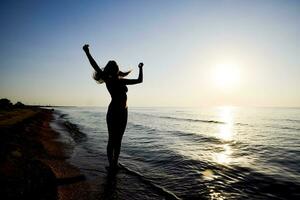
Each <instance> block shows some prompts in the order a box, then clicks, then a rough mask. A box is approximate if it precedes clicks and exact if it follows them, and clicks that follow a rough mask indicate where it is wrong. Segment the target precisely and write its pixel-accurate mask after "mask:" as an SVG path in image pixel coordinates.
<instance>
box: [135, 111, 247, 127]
mask: <svg viewBox="0 0 300 200" xmlns="http://www.w3.org/2000/svg"><path fill="white" fill-rule="evenodd" d="M135 114H138V115H144V116H150V117H155V118H161V119H171V120H178V121H187V122H201V123H209V124H227V123H226V122H223V121H218V120H203V119H191V118H181V117H170V116H159V115H158V116H157V115H151V114H144V113H143V114H142V113H135ZM235 125H240V126H247V125H249V124H246V123H235Z"/></svg>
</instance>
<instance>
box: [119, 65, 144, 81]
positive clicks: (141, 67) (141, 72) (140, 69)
mask: <svg viewBox="0 0 300 200" xmlns="http://www.w3.org/2000/svg"><path fill="white" fill-rule="evenodd" d="M143 66H144V64H143V63H140V64H139V77H138V78H137V79H126V78H122V79H120V81H121V82H122V83H124V84H125V85H134V84H138V83H142V82H143Z"/></svg>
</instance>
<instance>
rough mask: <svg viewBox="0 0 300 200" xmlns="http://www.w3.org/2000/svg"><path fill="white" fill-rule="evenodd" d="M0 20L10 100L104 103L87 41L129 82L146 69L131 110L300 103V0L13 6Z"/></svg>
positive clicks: (0, 78)
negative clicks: (141, 66)
mask: <svg viewBox="0 0 300 200" xmlns="http://www.w3.org/2000/svg"><path fill="white" fill-rule="evenodd" d="M87 2H88V3H87ZM0 16H1V19H0V26H1V32H0V34H1V37H0V44H1V46H0V66H1V69H0V70H1V71H0V72H1V73H0V92H1V93H0V94H1V96H0V97H2V98H3V97H6V98H9V99H11V100H12V101H13V102H16V101H22V102H24V103H27V104H52V105H100V106H106V105H107V104H108V103H109V101H110V97H109V94H108V92H107V91H106V88H105V85H104V84H102V85H99V84H96V82H95V81H93V79H92V78H91V75H92V72H93V70H92V68H91V66H90V65H89V63H88V61H87V59H86V57H85V55H84V52H83V51H82V45H83V44H85V43H88V44H90V48H91V53H92V55H93V56H94V58H95V59H96V60H97V62H98V64H99V65H100V66H102V67H104V66H105V64H106V63H107V62H108V60H111V59H114V60H116V61H117V62H118V64H119V65H120V66H121V69H123V70H127V69H133V72H132V73H131V75H130V76H129V77H130V78H135V77H137V72H138V68H137V65H138V63H139V62H140V61H143V62H144V64H145V66H144V83H142V84H140V85H136V86H129V92H128V100H129V102H128V103H129V105H130V106H205V105H236V106H245V105H247V106H300V92H299V91H300V89H299V86H300V39H299V37H300V1H287V0H285V1H284V0H278V1H276V0H272V1H271V0H260V1H255V0H251V1H243V0H227V1H225V0H224V1H222V0H218V1H212V0H207V1H200V0H199V1H190V0H178V1H176V0H169V1H167V0H164V1H155V0H151V1H124V0H122V1H99V0H97V1H96V0H95V1H75V0H69V1H61V0H60V1H53V0H51V1H38V0H37V1H19V0H8V1H1V7H0ZM218 66H233V68H234V70H224V69H223V70H220V69H219V67H218ZM229 68H231V67H229ZM225 69H226V67H225ZM218 70H219V71H218ZM216 71H217V72H216ZM216 74H219V75H216ZM220 74H221V79H224V80H221V81H219V82H218V79H216V77H214V76H220ZM222 74H224V76H223V75H222ZM222 77H223V78H222ZM226 77H229V79H230V77H231V79H234V80H235V81H232V83H230V84H229V86H222V84H225V85H226V84H227V83H226ZM227 82H228V81H227ZM229 82H230V80H229Z"/></svg>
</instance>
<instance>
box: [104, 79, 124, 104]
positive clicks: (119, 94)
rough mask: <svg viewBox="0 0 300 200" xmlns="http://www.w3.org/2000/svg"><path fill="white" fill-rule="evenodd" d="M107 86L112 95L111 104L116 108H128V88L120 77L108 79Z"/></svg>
mask: <svg viewBox="0 0 300 200" xmlns="http://www.w3.org/2000/svg"><path fill="white" fill-rule="evenodd" d="M105 83H106V88H107V90H108V92H109V94H110V96H111V102H110V106H113V107H114V108H127V94H126V93H127V91H128V88H127V86H126V85H125V84H122V83H121V81H120V80H119V79H112V80H107V81H106V82H105Z"/></svg>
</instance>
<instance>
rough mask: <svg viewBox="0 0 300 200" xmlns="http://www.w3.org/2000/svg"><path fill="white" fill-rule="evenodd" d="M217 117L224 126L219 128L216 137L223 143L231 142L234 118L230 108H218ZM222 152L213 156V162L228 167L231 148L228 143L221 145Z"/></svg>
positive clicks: (230, 160)
mask: <svg viewBox="0 0 300 200" xmlns="http://www.w3.org/2000/svg"><path fill="white" fill-rule="evenodd" d="M219 116H220V118H221V120H222V121H223V122H224V124H221V125H220V126H219V131H218V133H217V137H218V138H220V139H222V140H223V141H224V142H228V141H232V140H233V139H234V138H233V137H234V131H233V126H234V118H233V108H232V107H222V108H220V112H219ZM221 148H222V151H221V152H218V153H216V154H214V157H213V159H214V161H215V162H217V163H218V164H221V165H229V164H230V163H231V162H232V157H231V154H232V148H231V146H230V144H229V143H225V144H222V146H221Z"/></svg>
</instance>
